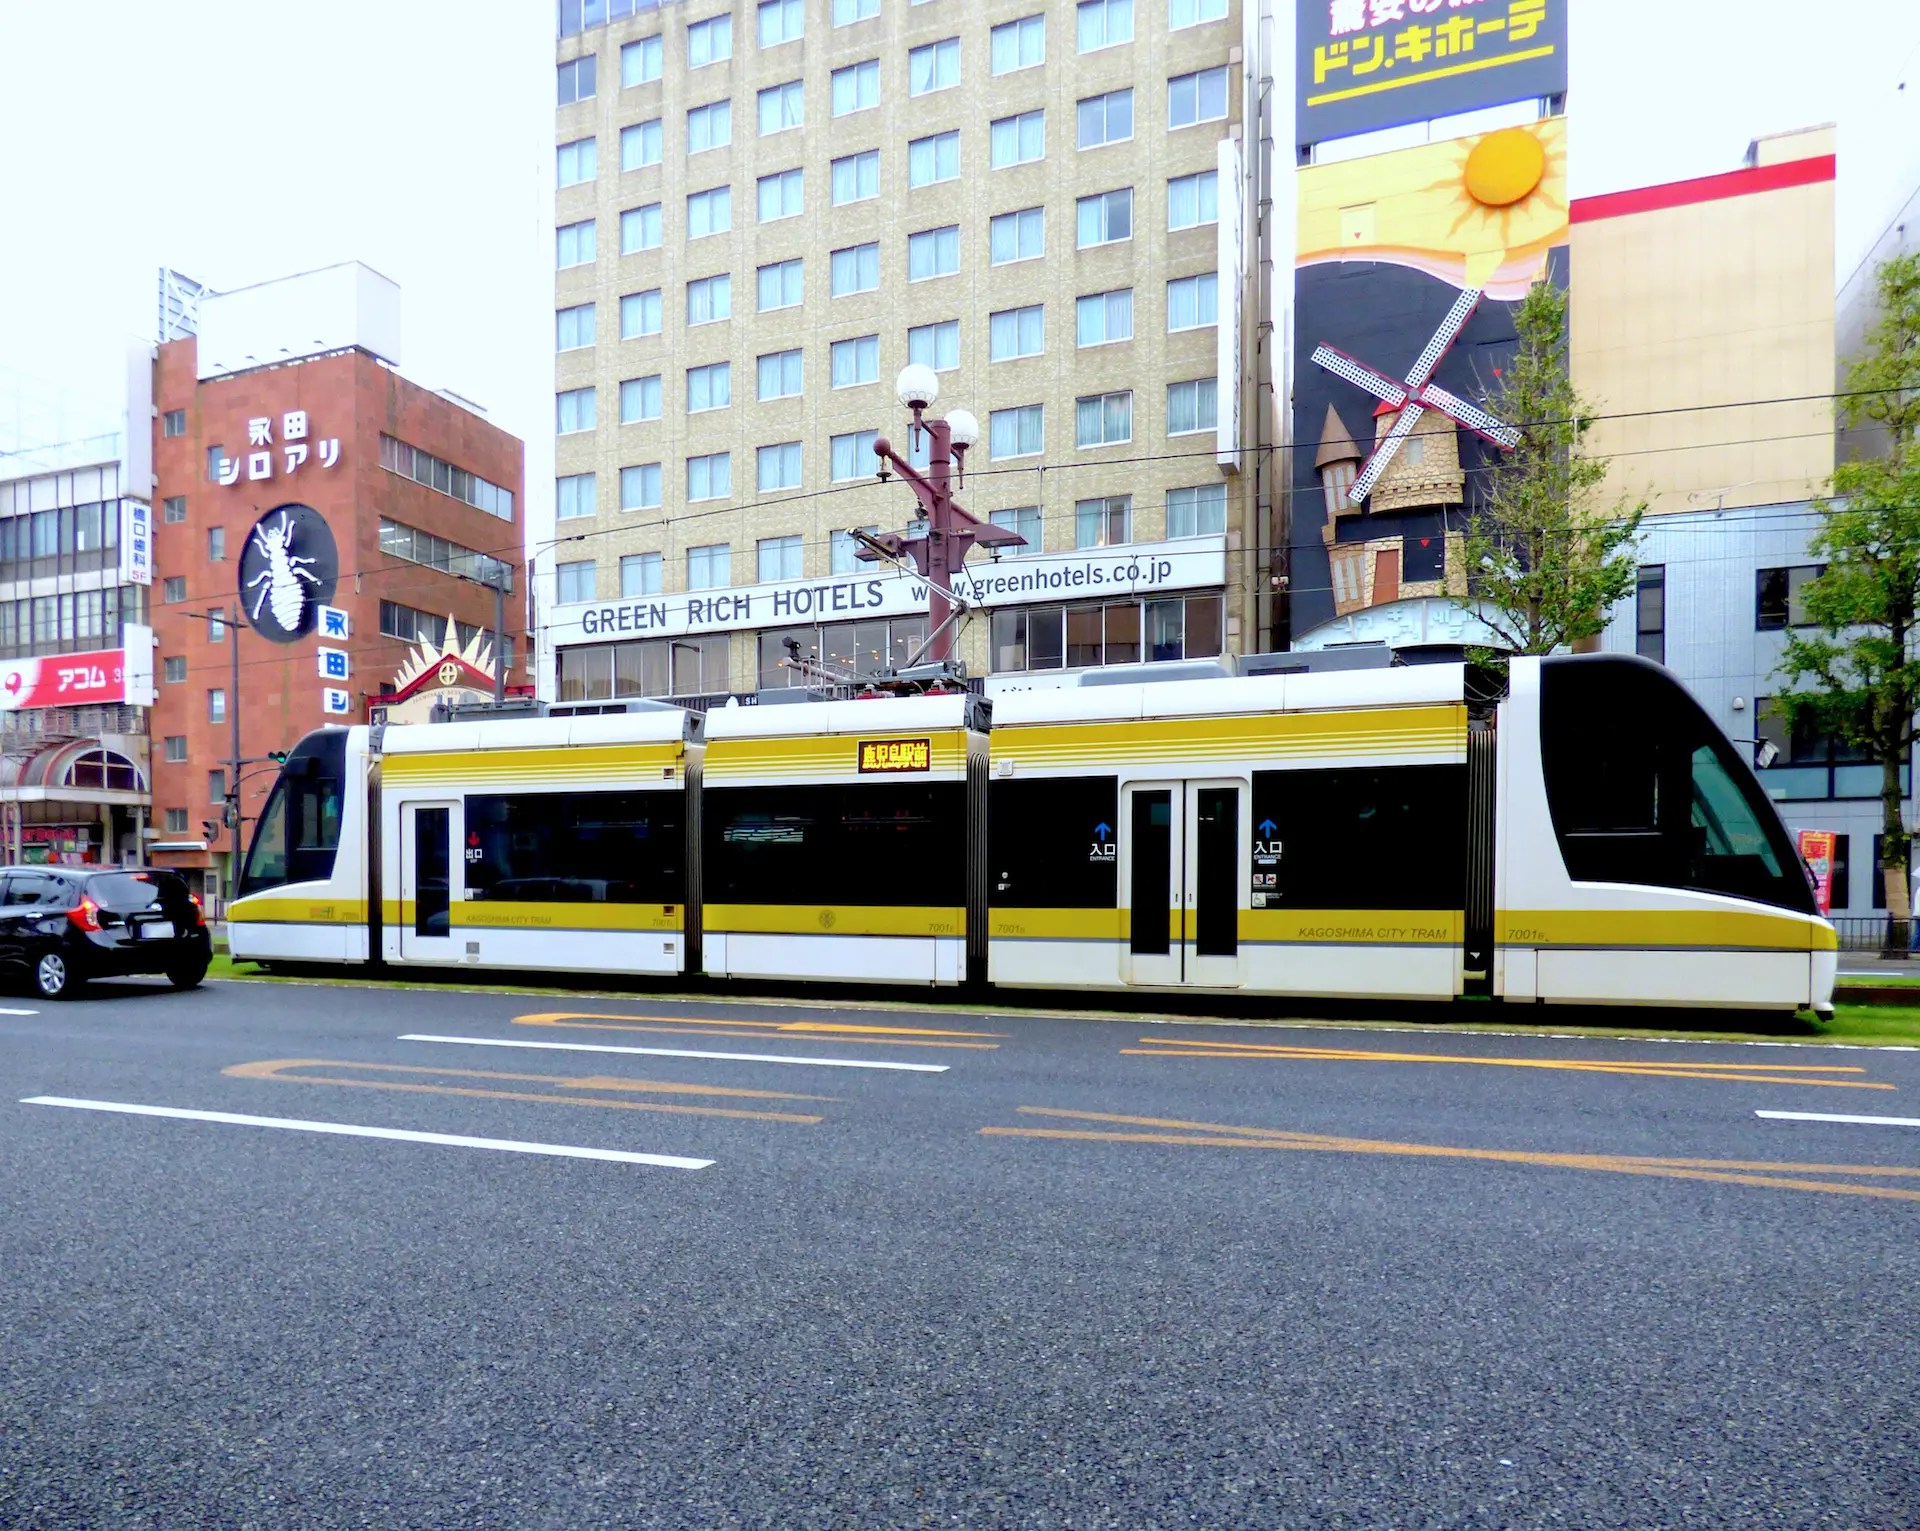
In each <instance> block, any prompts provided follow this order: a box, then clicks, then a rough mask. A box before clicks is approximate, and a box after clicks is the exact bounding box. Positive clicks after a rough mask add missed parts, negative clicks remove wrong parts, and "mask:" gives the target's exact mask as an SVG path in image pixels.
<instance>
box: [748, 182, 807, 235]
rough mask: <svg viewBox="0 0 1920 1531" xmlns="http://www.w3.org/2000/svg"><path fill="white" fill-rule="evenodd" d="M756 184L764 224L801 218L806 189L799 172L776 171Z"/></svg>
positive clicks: (761, 218) (761, 219)
mask: <svg viewBox="0 0 1920 1531" xmlns="http://www.w3.org/2000/svg"><path fill="white" fill-rule="evenodd" d="M754 184H755V190H756V192H757V193H758V196H759V201H760V207H759V213H760V221H761V222H762V223H774V222H777V221H778V220H780V219H782V218H798V217H799V216H800V214H801V212H802V210H803V206H802V204H803V201H804V193H805V189H804V186H803V185H802V177H801V173H800V172H799V171H798V170H776V171H775V172H774V173H773V174H772V175H763V176H761V177H760V179H759V180H758V181H757V182H755V183H754Z"/></svg>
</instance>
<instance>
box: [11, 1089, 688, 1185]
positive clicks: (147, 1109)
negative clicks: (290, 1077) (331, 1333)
mask: <svg viewBox="0 0 1920 1531" xmlns="http://www.w3.org/2000/svg"><path fill="white" fill-rule="evenodd" d="M20 1104H21V1105H23V1106H65V1107H67V1108H68V1109H69V1110H72V1111H111V1112H116V1113H118V1114H119V1115H121V1116H161V1117H169V1118H172V1119H173V1120H176V1121H183V1122H220V1123H224V1124H226V1125H227V1126H231V1127H276V1128H278V1129H280V1130H281V1131H282V1132H323V1133H331V1134H333V1135H334V1136H336V1137H343V1138H385V1139H388V1140H389V1141H392V1142H395V1143H432V1144H437V1145H439V1146H440V1147H443V1148H491V1149H496V1150H498V1151H499V1152H501V1153H507V1154H545V1155H548V1156H549V1157H552V1158H559V1159H604V1160H606V1161H608V1162H609V1163H612V1164H650V1165H652V1166H654V1167H655V1168H657V1169H669V1170H703V1169H706V1168H708V1167H709V1166H710V1165H711V1164H712V1163H713V1160H711V1159H683V1158H680V1157H679V1156H678V1155H676V1154H637V1153H629V1152H628V1151H627V1150H625V1149H620V1148H579V1147H576V1146H574V1145H572V1144H568V1143H523V1142H521V1141H519V1140H518V1139H516V1138H470V1137H465V1136H463V1135H461V1134H459V1133H452V1132H409V1131H407V1130H406V1129H404V1128H400V1127H358V1126H355V1125H353V1124H351V1123H348V1122H308V1121H301V1120H299V1119H298V1118H296V1117H290V1116H244V1115H242V1114H240V1113H239V1112H237V1111H189V1110H186V1109H184V1108H182V1107H179V1106H139V1105H133V1104H130V1103H128V1102H126V1101H117V1100H73V1099H70V1098H69V1097H67V1096H64V1095H29V1096H28V1097H27V1098H26V1099H24V1100H22V1101H21V1102H20Z"/></svg>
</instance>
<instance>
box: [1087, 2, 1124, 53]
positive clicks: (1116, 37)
mask: <svg viewBox="0 0 1920 1531" xmlns="http://www.w3.org/2000/svg"><path fill="white" fill-rule="evenodd" d="M1075 20H1076V22H1077V23H1078V26H1077V32H1076V36H1077V40H1078V43H1079V47H1080V51H1081V52H1082V53H1092V52H1093V51H1094V50H1095V49H1097V48H1111V47H1112V46H1113V45H1114V44H1115V43H1130V42H1132V41H1133V0H1080V4H1079V6H1078V7H1077V14H1076V16H1075Z"/></svg>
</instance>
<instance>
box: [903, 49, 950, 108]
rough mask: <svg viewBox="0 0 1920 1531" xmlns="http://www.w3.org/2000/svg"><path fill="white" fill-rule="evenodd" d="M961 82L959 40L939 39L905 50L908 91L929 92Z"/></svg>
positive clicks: (944, 88) (911, 93)
mask: <svg viewBox="0 0 1920 1531" xmlns="http://www.w3.org/2000/svg"><path fill="white" fill-rule="evenodd" d="M959 83H960V39H959V38H957V37H946V38H942V39H941V40H940V41H939V42H937V43H923V44H922V45H921V46H920V47H918V48H909V49H908V50H907V94H908V95H909V96H925V95H930V94H932V93H933V92H934V91H936V90H951V89H952V88H953V87H954V86H956V85H958V84H959Z"/></svg>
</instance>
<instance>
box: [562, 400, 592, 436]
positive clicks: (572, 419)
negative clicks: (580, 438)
mask: <svg viewBox="0 0 1920 1531" xmlns="http://www.w3.org/2000/svg"><path fill="white" fill-rule="evenodd" d="M594 415H595V410H594V393H593V390H592V389H591V388H569V389H566V390H565V391H564V392H562V393H557V394H555V395H554V429H555V430H556V431H557V432H558V433H559V434H560V435H562V436H568V435H571V434H573V433H574V432H575V431H590V430H592V429H593V427H594V424H595V420H594Z"/></svg>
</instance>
